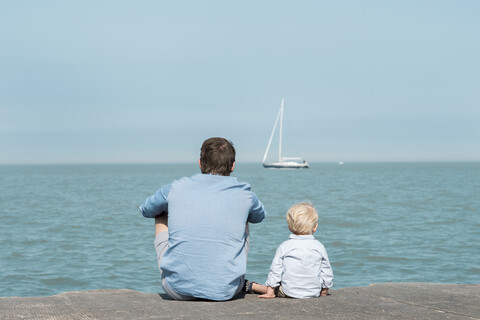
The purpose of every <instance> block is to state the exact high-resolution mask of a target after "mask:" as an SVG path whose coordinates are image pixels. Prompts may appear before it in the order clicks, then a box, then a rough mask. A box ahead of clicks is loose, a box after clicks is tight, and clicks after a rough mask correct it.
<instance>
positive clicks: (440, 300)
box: [0, 283, 480, 319]
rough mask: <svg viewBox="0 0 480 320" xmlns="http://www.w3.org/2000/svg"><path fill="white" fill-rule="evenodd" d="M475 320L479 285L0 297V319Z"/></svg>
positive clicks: (479, 316)
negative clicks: (272, 293) (228, 294)
mask: <svg viewBox="0 0 480 320" xmlns="http://www.w3.org/2000/svg"><path fill="white" fill-rule="evenodd" d="M199 318H200V319H204V318H207V319H272V318H275V319H480V284H474V285H473V284H472V285H468V284H464V285H461V284H431V283H384V284H373V285H370V286H368V287H353V288H343V289H338V290H331V295H329V296H328V297H322V298H317V299H305V300H297V299H281V298H276V299H272V300H263V299H257V295H254V294H247V295H242V296H240V297H238V298H236V299H234V300H232V301H226V302H210V301H196V302H180V301H172V300H169V299H168V298H167V297H165V296H162V295H159V294H153V293H142V292H138V291H133V290H126V289H121V290H113V289H112V290H96V291H77V292H65V293H62V294H58V295H55V296H50V297H24V298H22V297H8V298H0V319H199Z"/></svg>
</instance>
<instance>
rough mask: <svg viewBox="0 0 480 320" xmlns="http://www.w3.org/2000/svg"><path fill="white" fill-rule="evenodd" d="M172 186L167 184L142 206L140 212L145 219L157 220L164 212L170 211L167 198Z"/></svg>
mask: <svg viewBox="0 0 480 320" xmlns="http://www.w3.org/2000/svg"><path fill="white" fill-rule="evenodd" d="M171 186H172V184H167V185H164V186H162V187H161V188H160V189H158V190H157V191H156V192H155V193H154V194H153V195H151V196H150V197H148V198H147V200H145V203H144V204H142V205H141V206H140V208H139V209H140V211H141V212H142V215H143V216H144V217H145V218H155V217H156V216H158V215H160V214H161V213H162V212H164V211H168V202H167V197H168V193H169V192H170V188H171Z"/></svg>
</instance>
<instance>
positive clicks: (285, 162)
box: [262, 99, 308, 169]
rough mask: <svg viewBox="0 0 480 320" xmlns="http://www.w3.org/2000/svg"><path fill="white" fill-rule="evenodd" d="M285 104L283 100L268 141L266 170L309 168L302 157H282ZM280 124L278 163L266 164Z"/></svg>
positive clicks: (265, 156) (264, 164)
mask: <svg viewBox="0 0 480 320" xmlns="http://www.w3.org/2000/svg"><path fill="white" fill-rule="evenodd" d="M283 104H284V99H282V104H281V106H280V110H279V111H278V114H277V119H276V120H275V125H274V126H273V130H272V134H271V135H270V140H268V145H267V150H265V155H264V156H263V161H262V162H263V166H264V167H265V168H278V169H281V168H290V169H301V168H308V162H307V161H306V160H304V159H302V158H301V157H282V126H283ZM278 122H280V129H279V132H280V136H279V139H278V141H279V142H278V162H268V163H267V162H265V160H266V159H267V155H268V150H269V149H270V145H271V143H272V139H273V135H274V133H275V129H276V128H277V124H278Z"/></svg>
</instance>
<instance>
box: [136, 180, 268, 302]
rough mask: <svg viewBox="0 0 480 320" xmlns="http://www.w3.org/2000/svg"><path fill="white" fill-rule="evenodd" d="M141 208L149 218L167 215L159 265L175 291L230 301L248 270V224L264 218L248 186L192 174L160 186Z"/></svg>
mask: <svg viewBox="0 0 480 320" xmlns="http://www.w3.org/2000/svg"><path fill="white" fill-rule="evenodd" d="M140 209H141V211H142V214H143V215H144V216H145V217H149V218H153V217H155V216H157V215H159V214H160V213H161V212H163V211H168V232H169V247H168V249H167V251H166V252H165V255H164V256H163V258H162V261H161V265H160V267H161V269H162V272H163V275H164V277H165V280H166V281H167V284H168V285H169V286H170V287H171V288H172V289H173V290H174V291H176V292H177V293H180V294H183V295H187V296H193V297H197V298H205V299H210V300H228V299H231V298H232V297H233V295H234V294H235V291H236V290H237V288H238V287H239V285H240V282H241V280H242V278H243V276H244V275H245V272H246V256H245V237H246V233H245V227H246V223H247V222H251V223H258V222H261V221H262V220H263V219H264V217H265V210H264V207H263V204H262V203H261V202H260V201H259V200H258V197H257V196H256V195H255V193H253V192H252V191H251V187H250V185H248V184H247V183H242V182H238V181H237V179H236V178H234V177H230V176H220V175H211V174H196V175H194V176H192V177H189V178H181V179H179V180H176V181H174V182H172V183H171V184H168V185H165V186H162V187H161V188H160V189H159V190H158V191H157V192H156V193H155V194H154V195H152V196H150V197H149V198H148V199H147V200H146V201H145V203H144V204H143V205H142V206H141V207H140Z"/></svg>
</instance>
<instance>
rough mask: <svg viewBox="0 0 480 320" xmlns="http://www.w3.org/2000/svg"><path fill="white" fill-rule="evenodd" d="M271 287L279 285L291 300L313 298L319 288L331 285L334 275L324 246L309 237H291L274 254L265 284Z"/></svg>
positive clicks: (317, 294)
mask: <svg viewBox="0 0 480 320" xmlns="http://www.w3.org/2000/svg"><path fill="white" fill-rule="evenodd" d="M265 284H266V285H267V286H270V287H273V288H275V287H278V286H279V285H280V284H281V285H282V288H283V291H284V292H285V294H286V295H287V296H289V297H292V298H313V297H318V296H319V295H320V291H321V290H322V288H330V287H331V286H332V285H333V271H332V267H331V266H330V261H329V260H328V255H327V251H326V250H325V247H324V246H323V244H321V243H320V242H319V241H317V240H316V239H315V237H314V236H313V235H311V234H309V235H295V234H292V235H290V237H289V239H288V240H287V241H285V242H283V243H282V244H281V245H280V246H279V247H278V248H277V251H276V253H275V257H274V258H273V261H272V265H271V266H270V272H269V274H268V279H267V282H266V283H265Z"/></svg>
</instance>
